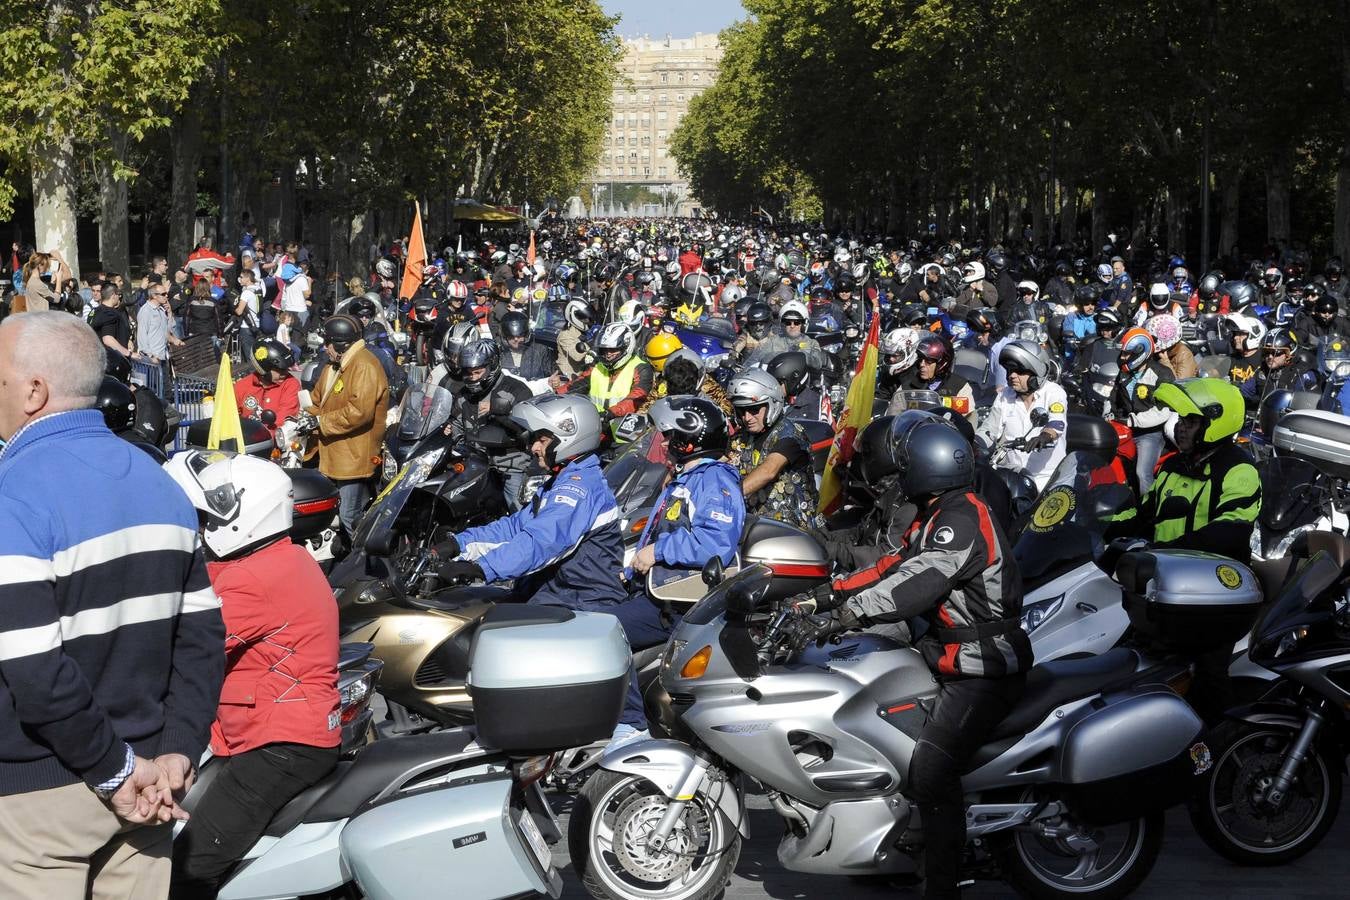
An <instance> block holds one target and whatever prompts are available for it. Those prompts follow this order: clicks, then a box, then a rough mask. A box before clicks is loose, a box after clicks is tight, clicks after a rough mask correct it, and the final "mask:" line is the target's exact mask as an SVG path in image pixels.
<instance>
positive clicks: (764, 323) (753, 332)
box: [745, 301, 773, 341]
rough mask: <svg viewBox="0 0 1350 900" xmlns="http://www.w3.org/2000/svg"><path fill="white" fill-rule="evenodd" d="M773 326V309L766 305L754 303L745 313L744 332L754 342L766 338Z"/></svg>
mask: <svg viewBox="0 0 1350 900" xmlns="http://www.w3.org/2000/svg"><path fill="white" fill-rule="evenodd" d="M772 326H773V309H772V307H770V306H769V304H767V303H762V302H758V301H757V302H755V303H751V304H750V308H749V309H747V310H746V311H745V330H746V333H748V334H749V335H750V336H751V337H752V338H754V339H755V340H757V341H758V340H763V339H764V338H766V337H768V335H769V329H770V328H771V327H772Z"/></svg>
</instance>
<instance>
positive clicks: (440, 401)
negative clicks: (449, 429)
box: [398, 381, 455, 441]
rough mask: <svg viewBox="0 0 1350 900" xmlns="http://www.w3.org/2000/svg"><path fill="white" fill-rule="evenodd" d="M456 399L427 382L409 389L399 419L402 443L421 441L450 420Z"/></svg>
mask: <svg viewBox="0 0 1350 900" xmlns="http://www.w3.org/2000/svg"><path fill="white" fill-rule="evenodd" d="M454 404H455V397H454V395H453V394H451V393H450V392H449V391H448V390H446V389H445V388H443V387H441V386H440V385H438V384H433V383H432V382H429V381H428V382H425V383H423V384H419V385H417V386H416V387H410V388H408V393H407V394H406V395H404V397H403V410H402V411H401V412H400V413H399V417H398V437H399V440H401V441H420V440H421V439H422V438H424V437H426V436H427V435H429V434H431V432H433V431H435V430H436V429H437V428H440V427H442V426H443V425H445V423H446V422H448V421H449V420H450V412H451V410H452V409H453V408H454Z"/></svg>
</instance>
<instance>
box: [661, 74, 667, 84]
mask: <svg viewBox="0 0 1350 900" xmlns="http://www.w3.org/2000/svg"><path fill="white" fill-rule="evenodd" d="M661 83H662V84H665V83H666V73H665V72H662V73H661Z"/></svg>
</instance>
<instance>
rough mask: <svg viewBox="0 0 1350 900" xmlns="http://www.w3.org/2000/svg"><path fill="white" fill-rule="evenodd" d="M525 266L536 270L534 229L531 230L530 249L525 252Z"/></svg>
mask: <svg viewBox="0 0 1350 900" xmlns="http://www.w3.org/2000/svg"><path fill="white" fill-rule="evenodd" d="M525 265H527V266H529V267H530V268H532V269H533V268H534V229H533V228H531V229H530V248H529V249H528V250H526V251H525Z"/></svg>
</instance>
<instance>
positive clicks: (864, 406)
mask: <svg viewBox="0 0 1350 900" xmlns="http://www.w3.org/2000/svg"><path fill="white" fill-rule="evenodd" d="M880 344H881V316H879V315H876V314H875V313H874V314H873V315H872V327H871V328H870V329H868V332H867V340H866V341H865V342H864V343H863V347H862V353H861V354H859V356H858V368H857V369H855V370H854V372H853V381H851V382H850V383H849V386H848V395H847V396H846V397H845V398H844V411H843V413H841V414H840V416H839V422H838V424H837V425H836V426H835V431H834V446H833V447H831V448H830V458H829V461H827V462H826V463H825V474H824V475H823V476H821V479H820V513H821V515H826V516H828V515H830V514H831V513H833V512H835V511H836V510H838V508H839V504H840V502H841V501H842V499H843V489H844V486H843V481H842V479H841V478H840V476H839V473H840V472H841V471H843V469H844V468H845V467H846V466H847V465H848V461H849V460H850V459H852V458H853V443H854V441H856V440H857V438H858V432H859V431H861V430H862V429H863V426H864V425H866V424H867V423H868V422H870V421H872V401H873V400H874V399H875V398H876V394H877V357H878V355H879V349H880Z"/></svg>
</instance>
